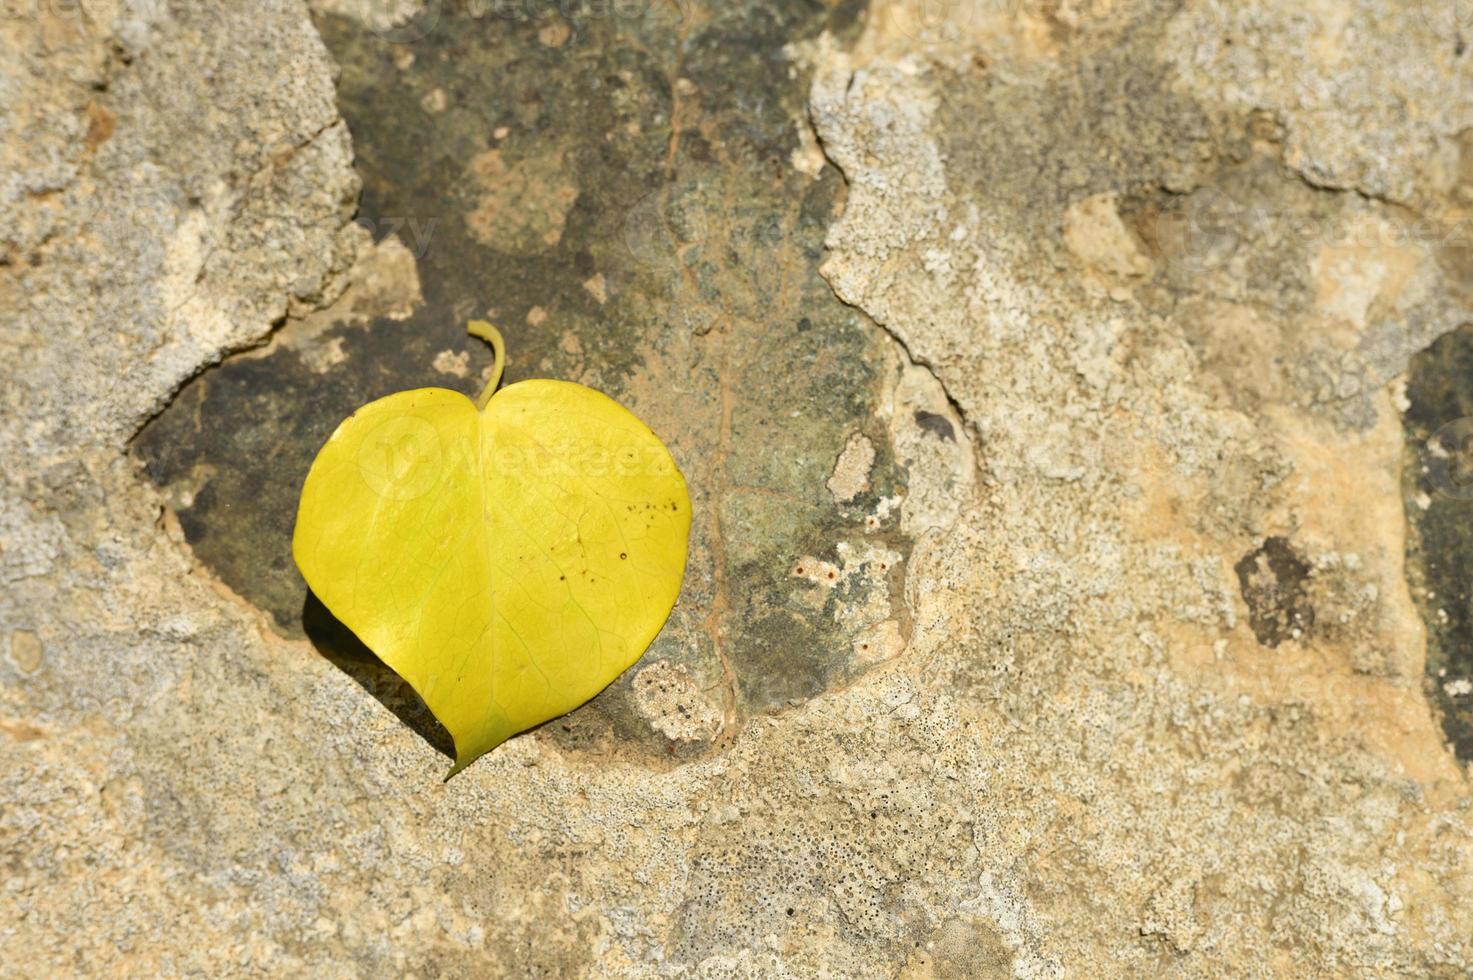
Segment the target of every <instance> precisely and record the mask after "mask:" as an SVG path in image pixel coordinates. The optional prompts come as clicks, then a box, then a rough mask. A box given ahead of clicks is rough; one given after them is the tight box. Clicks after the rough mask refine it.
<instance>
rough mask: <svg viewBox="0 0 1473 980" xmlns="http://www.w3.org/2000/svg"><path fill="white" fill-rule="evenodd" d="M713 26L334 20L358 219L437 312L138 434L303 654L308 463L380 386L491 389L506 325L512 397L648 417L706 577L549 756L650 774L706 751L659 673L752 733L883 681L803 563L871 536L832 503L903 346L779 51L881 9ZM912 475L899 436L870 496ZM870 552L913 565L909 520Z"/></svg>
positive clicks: (324, 22) (495, 18) (682, 12)
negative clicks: (842, 688)
mask: <svg viewBox="0 0 1473 980" xmlns="http://www.w3.org/2000/svg"><path fill="white" fill-rule="evenodd" d="M513 6H514V7H517V10H518V11H521V9H522V8H521V5H513ZM700 7H701V9H698V10H697V9H691V8H689V7H688V5H685V4H668V5H665V4H652V5H638V6H637V9H636V8H630V7H622V6H620V5H618V4H615V5H613V6H609V5H606V4H601V5H589V6H588V7H586V8H585V7H583V6H581V5H577V4H574V5H559V6H558V7H557V10H558V11H559V12H560V13H561V14H562V15H563V18H564V19H565V20H566V21H567V23H568V26H569V27H570V28H571V34H570V35H569V37H568V39H567V40H566V41H565V42H564V43H562V44H561V45H560V46H558V47H555V48H553V47H549V46H548V45H546V44H543V43H541V42H540V41H539V39H538V30H539V28H540V27H541V26H543V25H544V23H545V22H546V18H543V17H539V16H531V15H529V16H520V15H518V16H511V15H510V14H506V13H504V12H502V11H500V9H499V7H498V5H491V9H490V12H488V13H486V14H485V15H483V16H479V17H478V16H473V15H472V14H470V13H467V12H464V11H463V10H461V11H459V12H452V11H451V10H450V9H449V5H446V8H445V9H443V10H440V11H438V12H437V16H436V17H435V18H432V19H426V20H425V21H424V22H423V23H422V24H421V23H420V22H416V25H411V26H413V27H414V29H413V30H406V31H405V32H403V33H402V36H403V38H405V39H406V40H404V42H403V43H392V39H385V38H383V37H379V36H376V35H374V34H373V33H372V32H371V31H368V30H367V29H365V28H363V27H362V26H360V25H358V24H356V23H354V22H352V21H349V20H346V19H341V18H337V17H332V16H324V17H322V18H320V20H319V22H318V26H319V29H320V31H321V33H322V35H323V37H324V40H325V41H326V43H327V45H328V47H329V49H330V50H331V52H332V54H333V56H334V58H335V60H336V61H337V63H338V64H339V65H340V66H341V76H340V81H339V106H340V109H341V111H342V113H343V116H344V118H345V119H346V120H347V122H348V125H349V128H350V130H351V131H352V134H353V139H354V150H355V154H356V158H357V165H358V169H359V173H360V176H361V178H362V181H363V188H364V189H363V196H362V200H361V202H360V208H359V215H358V220H359V221H360V222H361V223H363V224H364V225H365V226H367V227H368V228H370V229H371V230H372V231H373V233H374V237H375V239H380V240H381V239H383V238H384V237H386V236H387V235H389V234H391V233H396V234H397V235H398V237H399V239H400V240H401V241H402V242H403V244H404V245H405V247H406V248H408V249H409V250H410V252H411V253H412V254H413V255H414V257H415V260H416V265H417V270H418V276H419V281H420V287H421V291H422V294H423V298H424V301H423V303H422V304H421V305H420V306H419V307H418V308H417V309H416V310H415V311H414V312H413V313H412V315H410V316H409V317H408V318H407V319H402V320H396V319H391V318H389V317H388V316H379V315H372V313H371V312H370V313H367V314H364V315H356V316H354V317H352V318H349V317H343V318H342V319H341V320H340V321H339V322H337V323H336V324H335V325H331V326H330V327H329V328H328V329H327V331H326V332H325V333H324V334H322V335H321V336H320V337H318V338H317V341H315V342H316V343H317V344H319V346H320V345H321V344H335V345H338V349H339V350H340V351H341V354H342V357H341V358H335V359H333V360H334V361H335V363H331V364H326V365H325V364H324V363H323V362H322V361H321V360H320V359H319V360H318V361H317V362H316V363H315V364H310V363H308V361H307V360H306V359H304V357H303V356H302V355H300V354H299V353H297V351H296V350H294V349H293V348H292V347H291V346H290V345H287V344H276V345H273V346H272V347H269V348H266V349H264V350H263V351H260V352H255V353H252V354H249V355H243V356H238V357H233V358H229V359H227V360H226V361H225V362H224V363H223V364H222V365H221V366H219V367H217V368H214V369H212V370H210V371H207V372H205V373H204V374H203V375H201V377H200V378H199V379H198V380H197V381H195V382H194V383H192V384H190V385H189V386H187V387H186V388H185V389H184V391H183V392H182V393H181V394H180V396H179V397H178V398H177V399H176V400H175V402H174V403H173V404H172V405H171V406H170V407H169V408H168V409H167V410H166V411H165V412H163V413H162V414H161V415H160V416H159V417H158V418H157V419H156V420H155V421H154V422H153V423H151V424H150V425H149V426H148V427H147V428H146V429H145V430H144V431H143V433H142V434H141V435H140V437H139V438H138V440H137V441H136V442H135V445H134V449H135V452H136V453H137V455H138V456H139V458H140V459H141V460H142V461H143V463H144V466H145V469H146V472H147V474H148V477H149V478H150V479H151V480H152V481H154V482H155V483H157V484H159V485H160V486H161V487H164V488H165V489H166V490H167V491H168V492H169V493H170V495H171V497H172V499H173V501H174V506H175V509H176V510H177V512H178V515H179V519H180V523H181V525H182V526H183V528H184V531H185V534H186V536H187V537H188V539H189V542H190V545H191V547H192V548H193V550H194V552H195V554H196V555H197V556H198V558H199V559H200V560H201V561H202V562H203V563H205V564H206V565H207V566H209V567H210V568H211V569H212V570H213V571H214V573H215V574H217V575H219V577H220V578H221V579H222V580H223V581H225V582H226V583H227V584H229V585H230V586H231V587H232V588H233V589H235V590H236V591H237V592H238V593H239V594H240V595H242V596H244V597H245V598H247V599H248V600H249V601H251V602H253V603H256V604H257V605H259V606H260V607H261V608H263V609H266V610H268V611H269V612H270V613H271V616H272V619H273V621H274V622H275V624H276V626H277V627H278V629H280V630H281V631H282V632H283V633H285V634H287V635H293V636H301V635H304V623H303V619H302V598H303V596H304V594H305V593H306V589H305V584H304V583H303V582H302V581H301V579H300V577H299V575H298V573H297V571H296V568H295V566H294V563H293V562H292V560H291V554H290V542H291V532H292V527H293V522H294V519H295V514H296V505H297V495H298V493H299V491H300V488H301V484H302V481H303V479H304V477H305V475H306V472H307V468H308V466H309V465H310V463H311V460H312V458H313V457H314V456H315V454H316V452H317V450H318V448H319V447H320V446H321V445H322V443H323V442H324V441H325V440H326V438H327V437H328V435H329V434H330V433H331V432H332V431H333V429H334V428H335V427H336V426H337V425H338V424H339V422H341V421H342V419H344V418H346V417H347V416H348V415H349V414H350V413H351V412H353V411H354V410H355V409H357V408H358V407H360V406H361V405H363V404H365V403H367V402H368V401H370V400H372V399H374V398H377V397H380V396H383V395H386V394H389V393H391V392H394V391H400V390H404V389H409V388H415V387H423V386H440V387H450V388H457V389H459V390H461V391H464V392H466V393H467V394H472V393H474V391H475V390H476V389H477V387H478V384H477V380H476V379H477V378H478V376H479V374H480V372H481V371H482V370H483V369H484V368H485V367H486V366H487V365H488V364H489V361H490V356H489V351H488V350H487V349H486V348H485V345H483V344H481V343H480V342H478V341H475V340H473V339H472V338H470V337H468V336H467V335H466V333H465V321H466V320H467V319H470V318H485V319H489V320H492V321H493V322H495V323H496V324H497V325H498V326H499V327H500V328H501V329H502V331H503V333H504V334H505V335H506V339H507V346H508V364H507V371H506V380H507V382H514V381H516V380H519V379H521V378H526V377H561V378H570V379H575V380H579V381H582V382H584V383H586V384H590V385H592V386H594V387H596V388H599V389H600V390H603V391H605V392H608V393H609V394H611V395H613V396H614V397H616V398H619V399H620V400H621V401H624V402H625V403H626V404H629V405H630V406H631V407H632V408H634V409H635V410H636V411H637V412H639V413H640V414H641V415H642V416H643V417H644V418H645V420H646V421H647V422H649V423H650V424H651V425H652V427H654V428H655V430H656V432H658V433H659V435H660V436H661V437H662V438H663V439H664V440H665V441H666V443H667V444H668V445H669V446H670V448H671V451H672V453H673V454H674V455H675V457H676V459H677V461H678V462H679V464H680V466H681V468H682V470H683V472H684V473H685V476H686V479H687V482H688V484H689V486H690V491H691V500H692V506H693V512H694V526H693V528H692V538H691V557H690V563H689V566H688V571H687V576H686V582H685V588H684V591H683V593H682V595H681V598H680V600H679V602H678V603H677V606H676V609H675V611H674V612H673V613H672V615H671V618H670V621H669V623H668V624H667V626H666V628H665V630H664V631H663V632H662V633H661V635H660V636H659V637H658V638H657V639H656V641H655V644H654V646H652V647H651V649H650V651H649V652H648V653H647V654H646V656H645V659H644V661H642V663H641V664H638V665H636V666H635V667H634V668H633V670H631V671H630V672H627V673H626V674H625V675H624V676H622V677H621V678H619V679H618V680H616V681H615V682H614V683H613V684H611V685H610V686H609V688H608V689H606V690H605V691H604V692H603V693H602V694H600V695H599V696H598V697H597V698H595V699H594V701H592V702H591V703H589V704H588V705H586V706H584V707H583V708H581V709H579V710H577V711H575V712H573V713H572V714H570V715H568V716H566V717H565V718H562V719H558V720H556V721H555V722H552V723H549V724H547V725H544V726H542V727H541V728H539V729H538V730H537V733H536V736H535V737H538V738H542V739H547V740H550V741H552V742H554V743H556V744H557V745H558V746H560V747H561V748H563V749H564V750H569V751H574V750H575V751H579V752H586V753H604V752H608V753H617V756H618V758H620V759H621V760H631V759H635V758H642V759H643V760H644V761H646V762H647V763H651V764H655V763H657V762H663V761H668V760H670V759H672V758H674V759H675V760H677V761H678V760H679V759H681V758H685V757H688V756H690V755H693V754H699V753H700V752H702V751H707V750H708V747H706V746H702V745H700V744H697V743H691V744H681V745H678V746H677V745H672V744H671V743H670V742H669V740H668V739H666V738H665V737H664V736H663V735H660V734H659V733H657V732H655V731H654V730H653V729H652V728H651V727H650V725H649V724H648V721H647V720H646V719H644V718H643V717H642V716H641V715H640V714H639V712H638V710H637V706H636V702H635V699H634V697H633V688H632V680H633V678H634V677H635V676H637V674H638V671H639V669H640V667H641V666H643V665H644V664H648V663H651V662H654V661H655V660H661V659H663V660H669V661H671V662H672V663H673V664H677V665H683V666H684V667H685V668H686V670H687V671H688V672H689V674H690V676H691V677H692V678H693V679H694V680H695V681H696V683H697V685H698V686H699V687H700V688H701V689H702V691H703V692H704V694H705V696H706V697H708V698H709V699H710V700H711V701H712V702H713V703H714V704H716V705H717V706H718V707H719V708H721V709H723V711H725V710H727V709H732V710H733V712H734V714H735V715H736V717H737V718H738V719H740V718H741V717H742V716H743V715H745V714H748V713H751V712H763V711H770V710H775V709H778V708H782V707H786V706H787V705H788V703H789V702H790V701H791V700H792V699H795V698H804V697H808V696H811V695H812V694H815V693H818V692H820V691H822V690H824V689H825V687H826V686H829V685H832V684H838V683H844V682H845V681H847V680H848V679H850V678H852V677H853V676H855V675H856V674H857V673H859V672H861V671H862V670H865V669H868V668H867V667H866V666H864V665H862V664H857V663H855V662H854V660H853V654H852V637H851V636H849V635H848V634H847V633H846V631H845V629H844V628H842V627H840V626H839V625H838V623H837V622H836V620H835V616H834V609H833V608H832V607H831V606H826V607H824V608H822V609H815V608H813V606H812V605H811V604H809V603H806V602H805V601H803V599H804V597H803V596H802V594H801V590H799V589H798V588H796V587H795V585H794V583H793V581H792V580H791V579H790V577H789V575H788V569H789V568H790V567H791V563H792V560H793V557H794V555H795V554H801V553H805V552H804V551H803V550H802V549H803V548H808V549H809V550H808V551H807V552H806V553H814V554H818V553H822V552H825V551H829V550H831V549H832V547H833V544H834V542H836V541H839V540H844V539H845V538H852V537H858V536H859V535H860V534H863V533H865V532H864V530H863V528H862V523H861V522H862V515H860V514H857V513H851V512H849V511H847V510H846V511H840V510H838V509H836V508H835V507H834V506H833V504H832V501H831V499H830V498H829V496H828V494H827V492H826V490H825V489H824V484H825V481H826V479H827V478H828V475H829V474H828V465H827V464H828V461H830V460H832V459H833V458H834V457H835V456H836V455H837V454H838V452H839V451H840V450H841V449H842V448H843V445H844V441H845V439H846V438H847V434H848V432H850V431H852V429H853V428H854V425H855V423H856V421H859V420H863V419H867V418H871V417H873V415H874V413H875V411H876V408H877V403H878V399H879V394H880V392H879V388H880V385H881V383H882V378H881V377H880V373H879V372H880V370H881V365H883V364H885V363H886V357H887V354H888V352H887V350H886V345H887V344H888V343H889V341H888V340H886V339H885V337H884V335H883V333H882V332H881V331H879V330H878V329H877V328H875V326H874V325H873V324H872V323H870V322H869V321H867V320H866V319H864V318H863V317H862V315H860V314H858V313H856V311H854V310H852V309H850V308H848V307H845V306H844V305H843V304H841V303H840V302H839V301H838V300H837V299H835V297H834V296H833V293H832V290H831V289H830V288H829V286H828V284H827V283H826V282H824V280H823V279H822V278H821V277H820V276H819V275H818V271H817V267H818V263H819V261H820V260H821V258H822V255H823V240H824V235H825V232H826V230H827V225H828V222H829V221H830V220H831V219H832V216H833V214H834V212H835V209H836V206H837V204H838V201H839V200H840V198H841V195H842V194H843V183H842V181H841V179H840V178H839V176H838V174H837V172H836V171H834V170H833V169H832V168H826V169H825V170H824V171H823V172H822V174H821V175H820V176H819V178H818V179H813V178H811V177H809V176H808V175H806V174H802V173H799V172H797V171H796V170H794V169H793V168H792V167H791V166H790V165H789V164H788V162H787V161H788V160H789V158H790V155H791V153H792V151H793V150H794V149H796V148H797V146H798V140H797V133H796V131H795V129H794V124H795V121H797V120H802V119H804V118H805V113H806V109H805V105H806V98H807V91H808V83H809V79H808V77H807V74H806V73H805V72H802V71H799V72H796V73H794V74H793V75H792V76H791V77H790V74H789V70H790V68H791V67H792V66H791V65H790V64H789V63H788V62H787V61H786V60H785V58H784V56H783V55H782V50H783V48H784V46H785V45H787V44H790V43H792V42H795V41H800V40H802V39H804V38H812V37H816V36H817V35H818V34H819V33H821V32H822V31H825V30H827V31H829V32H831V33H835V34H837V35H839V36H841V37H844V36H846V35H849V34H852V33H853V31H854V30H855V29H856V28H857V25H858V17H859V14H860V13H861V12H862V10H863V9H864V4H863V3H862V2H856V0H844V2H842V3H840V4H837V5H825V4H819V3H785V2H778V0H765V2H746V3H739V4H735V5H731V4H706V5H700ZM547 10H548V11H552V10H553V6H552V5H549V6H548V7H547ZM421 27H422V28H423V30H420V28H421ZM421 34H422V35H423V36H420V35H421ZM409 55H412V56H413V58H412V62H411V59H410V58H409V57H408V56H409ZM437 91H438V92H439V93H443V97H441V96H440V95H436V96H435V97H433V98H431V97H430V96H431V93H436V92H437ZM427 106H437V107H438V109H436V110H435V111H432V110H431V109H429V108H427ZM672 120H673V121H674V122H675V123H676V125H678V127H679V133H678V134H677V138H674V139H672V131H671V126H672ZM472 161H479V163H480V169H479V171H477V170H476V169H475V168H474V167H473V166H472ZM498 193H499V194H500V196H498ZM529 201H530V202H532V203H533V204H535V206H533V207H530V209H527V208H526V207H524V206H527V205H528V202H529ZM488 202H489V203H488ZM544 205H545V207H544ZM477 213H480V214H481V215H482V217H483V219H484V221H483V224H482V225H481V226H479V228H478V227H474V226H473V224H472V222H471V221H470V220H468V216H472V215H476V214H477ZM536 311H540V312H536ZM779 323H785V324H797V325H799V326H800V329H783V330H777V329H773V325H774V324H779ZM286 329H287V330H291V329H292V327H291V326H290V325H288V327H287V328H286ZM443 351H450V352H462V351H464V352H468V354H469V363H468V365H467V366H468V369H469V374H468V376H466V377H455V376H450V375H447V374H444V373H442V372H440V371H438V370H436V368H435V367H434V362H435V358H436V355H437V354H439V353H441V352H443ZM903 478H904V477H903V474H902V473H901V472H900V469H899V467H898V466H897V465H896V463H895V460H894V459H893V458H892V456H891V453H890V450H889V447H888V445H885V444H881V445H878V446H877V459H876V463H875V467H874V470H873V472H872V476H871V479H872V482H873V484H874V487H875V491H876V492H877V493H886V494H893V493H895V492H897V489H898V488H899V487H901V486H902V485H903ZM868 539H869V540H873V541H875V542H876V543H879V544H884V545H887V546H889V547H892V548H895V549H896V550H898V551H900V552H901V553H902V554H907V553H908V552H909V550H910V543H909V541H908V540H906V539H904V538H903V537H901V536H900V535H899V532H898V531H895V530H893V529H892V530H890V531H887V532H885V533H883V534H880V535H873V534H871V535H869V536H868ZM891 594H892V595H896V594H898V593H896V592H893V591H892V593H891ZM897 601H898V600H897ZM896 616H897V618H899V619H900V620H901V621H902V622H908V618H907V617H906V616H905V615H904V613H903V611H902V610H897V611H896ZM306 635H309V636H310V635H311V631H310V629H309V630H308V631H307V633H306ZM313 639H314V640H317V639H320V637H313ZM335 662H336V661H335ZM345 669H347V668H345ZM350 673H351V671H350ZM728 678H734V681H733V682H729V681H728Z"/></svg>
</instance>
